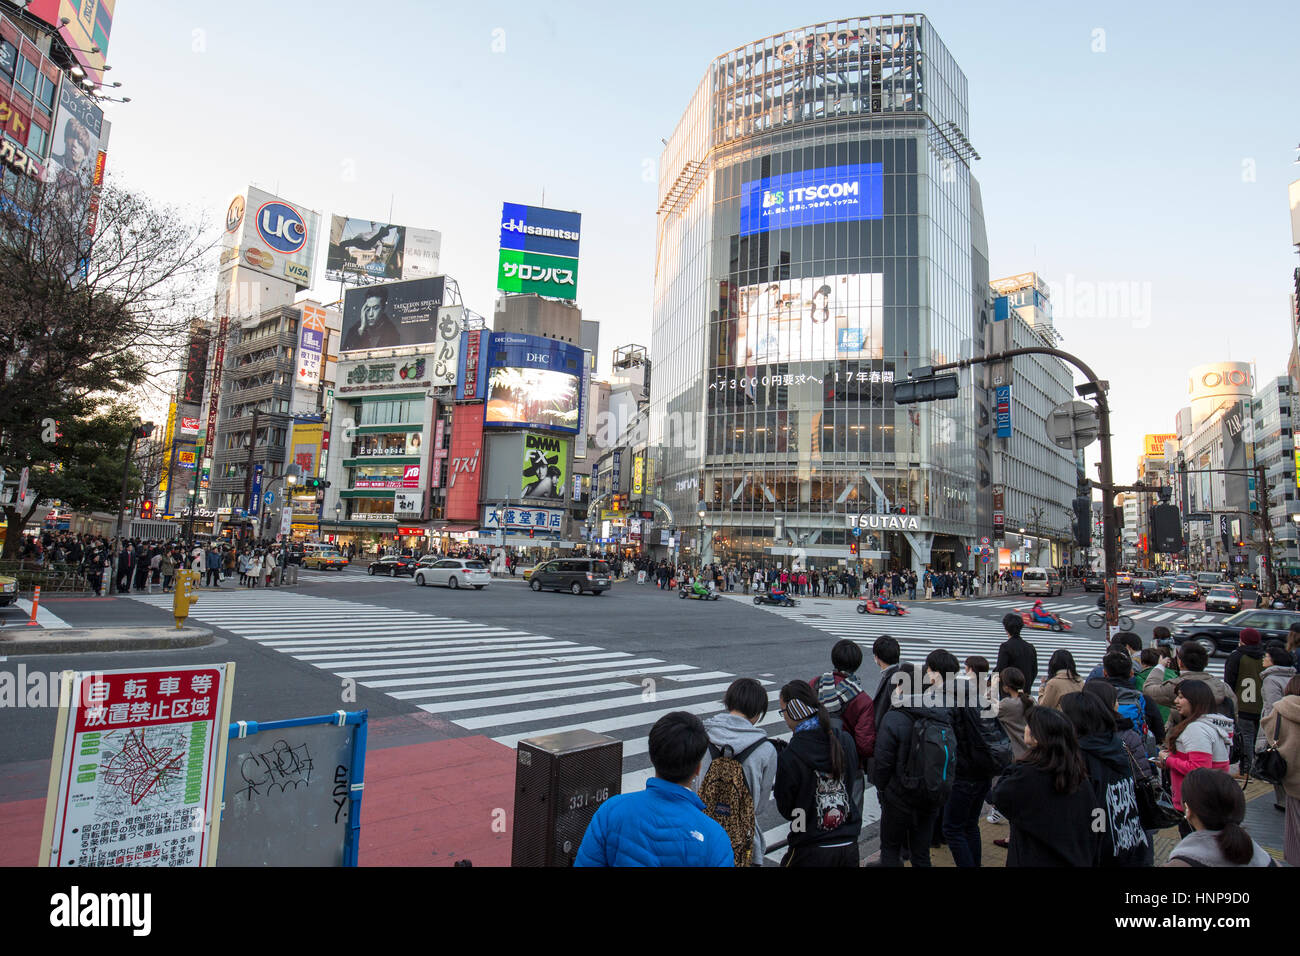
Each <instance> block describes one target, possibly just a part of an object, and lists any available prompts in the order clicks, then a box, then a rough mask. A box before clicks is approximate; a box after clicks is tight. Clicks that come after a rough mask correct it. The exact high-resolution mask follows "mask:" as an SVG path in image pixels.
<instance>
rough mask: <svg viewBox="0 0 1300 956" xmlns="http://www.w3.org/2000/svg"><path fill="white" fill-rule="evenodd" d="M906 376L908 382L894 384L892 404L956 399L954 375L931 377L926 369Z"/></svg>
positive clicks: (956, 385) (956, 388)
mask: <svg viewBox="0 0 1300 956" xmlns="http://www.w3.org/2000/svg"><path fill="white" fill-rule="evenodd" d="M908 375H909V378H908V381H906V382H895V383H894V402H895V403H896V404H898V405H914V404H916V403H917V402H934V401H938V400H940V399H944V398H956V397H957V393H958V391H959V387H958V384H957V376H956V375H932V374H930V370H929V368H928V367H926V368H918V369H915V370H914V371H912V372H909V373H908Z"/></svg>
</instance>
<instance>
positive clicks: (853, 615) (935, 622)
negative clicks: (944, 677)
mask: <svg viewBox="0 0 1300 956" xmlns="http://www.w3.org/2000/svg"><path fill="white" fill-rule="evenodd" d="M763 609H764V610H766V611H768V612H770V613H772V614H778V615H780V616H781V617H784V618H787V619H788V620H791V621H797V622H798V623H800V624H806V625H808V626H809V627H812V628H816V629H817V630H819V631H823V632H825V633H826V634H828V635H830V636H831V637H834V638H836V639H837V640H838V639H842V638H848V639H850V640H853V641H857V642H858V643H859V644H861V645H862V651H863V656H864V657H865V658H866V659H867V660H870V654H871V645H872V643H873V642H874V641H875V639H876V638H877V637H879V636H880V635H882V634H888V635H890V636H891V637H893V638H895V639H896V640H897V641H898V643H899V645H900V647H901V648H902V654H903V659H904V660H911V661H914V662H918V663H919V662H922V661H924V659H925V656H926V655H927V654H929V653H930V651H932V650H934V649H935V648H939V647H943V648H946V649H947V650H949V651H951V652H952V653H953V654H954V655H955V656H956V658H957V660H959V661H964V660H965V659H966V658H967V657H971V656H979V657H984V658H987V659H988V661H989V664H990V665H992V664H994V663H996V661H997V658H998V648H999V647H1000V646H1001V645H1002V642H1003V641H1005V640H1006V639H1007V634H1006V631H1005V630H1003V628H1002V624H1001V622H1000V621H997V620H989V619H986V618H979V617H972V616H968V615H963V614H953V613H951V612H949V611H943V610H940V609H938V608H935V607H927V606H924V605H916V604H910V605H908V607H907V609H908V614H906V615H905V616H901V617H891V616H886V615H883V614H859V613H858V612H857V607H856V605H855V604H854V603H853V602H849V601H817V600H815V599H813V600H807V599H802V600H800V603H799V606H798V607H795V608H783V607H777V606H775V605H770V604H765V605H763ZM1021 636H1022V637H1024V638H1025V639H1026V640H1027V641H1029V642H1030V643H1031V644H1033V645H1034V646H1035V648H1036V649H1037V650H1038V665H1039V668H1040V673H1039V674H1038V678H1039V683H1038V684H1037V685H1036V686H1039V687H1041V686H1042V683H1041V682H1042V681H1043V680H1045V679H1046V670H1047V664H1048V661H1049V660H1050V658H1051V656H1052V653H1053V652H1054V651H1056V650H1058V649H1062V648H1063V649H1065V650H1067V651H1069V652H1070V654H1071V655H1072V656H1073V657H1074V662H1075V665H1076V666H1077V667H1078V669H1079V672H1080V673H1084V674H1086V673H1087V672H1088V671H1090V670H1092V668H1094V667H1096V666H1097V665H1098V664H1100V663H1101V659H1102V657H1104V656H1105V654H1106V638H1105V636H1104V634H1103V632H1101V631H1088V630H1085V631H1082V632H1080V631H1078V630H1074V631H1061V632H1056V631H1038V630H1030V629H1026V630H1025V631H1024V633H1023V634H1022V635H1021ZM1211 666H1213V665H1211ZM1219 666H1220V667H1221V666H1222V665H1219Z"/></svg>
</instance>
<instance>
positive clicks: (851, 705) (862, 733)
mask: <svg viewBox="0 0 1300 956" xmlns="http://www.w3.org/2000/svg"><path fill="white" fill-rule="evenodd" d="M861 666H862V648H861V647H859V646H858V645H857V642H856V641H850V640H847V639H846V640H842V641H838V642H836V644H835V646H834V647H832V648H831V668H832V670H831V672H830V673H829V674H822V675H821V676H820V677H816V678H813V679H812V680H810V681H809V682H808V683H809V684H810V685H811V686H812V689H813V692H814V693H815V694H816V695H817V700H818V701H819V702H820V703H821V704H822V706H823V707H825V708H826V712H827V713H828V714H830V718H831V723H832V724H833V725H836V727H837V729H838V727H840V726H842V727H843V729H844V731H845V732H846V733H847V734H848V735H849V736H850V737H852V738H853V742H854V744H856V745H857V748H858V766H860V767H865V766H866V763H867V759H868V758H869V757H870V756H871V755H872V754H873V753H875V750H876V720H875V714H874V713H873V711H872V706H871V695H870V694H864V693H863V692H862V685H861V683H860V682H859V680H858V668H859V667H861Z"/></svg>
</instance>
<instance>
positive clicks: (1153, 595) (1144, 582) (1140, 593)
mask: <svg viewBox="0 0 1300 956" xmlns="http://www.w3.org/2000/svg"><path fill="white" fill-rule="evenodd" d="M1129 600H1130V601H1132V602H1133V603H1134V604H1145V603H1146V602H1147V601H1159V600H1160V585H1159V583H1157V582H1156V581H1155V579H1154V578H1138V579H1137V580H1136V581H1134V582H1133V587H1132V589H1131V590H1130V591H1129Z"/></svg>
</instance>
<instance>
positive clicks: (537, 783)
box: [510, 730, 623, 866]
mask: <svg viewBox="0 0 1300 956" xmlns="http://www.w3.org/2000/svg"><path fill="white" fill-rule="evenodd" d="M622 788H623V741H621V740H617V739H615V738H613V737H606V736H605V735H604V734H597V733H592V732H591V731H590V730H570V731H567V732H565V733H562V734H547V735H545V736H542V737H530V738H528V739H527V740H521V741H519V747H518V750H517V751H516V760H515V820H514V841H513V845H512V849H511V854H510V865H511V866H572V865H573V861H574V859H575V858H576V857H577V855H578V846H579V845H580V844H581V843H582V835H583V834H584V833H586V832H587V824H588V823H590V822H591V818H592V816H593V815H595V813H596V810H597V809H599V807H600V805H601V804H602V803H604V802H605V801H606V800H608V799H609V798H610V797H612V796H614V795H615V794H618V793H620V792H622Z"/></svg>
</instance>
